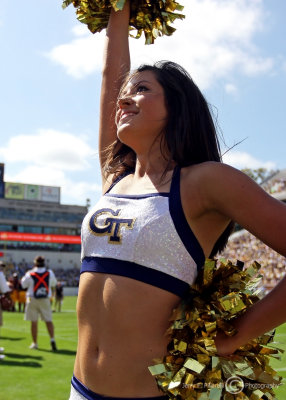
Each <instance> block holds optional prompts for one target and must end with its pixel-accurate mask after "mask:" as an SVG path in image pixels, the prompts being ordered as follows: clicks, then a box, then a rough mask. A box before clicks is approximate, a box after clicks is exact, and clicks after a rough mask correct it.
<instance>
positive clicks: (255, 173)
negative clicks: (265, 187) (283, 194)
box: [241, 168, 278, 185]
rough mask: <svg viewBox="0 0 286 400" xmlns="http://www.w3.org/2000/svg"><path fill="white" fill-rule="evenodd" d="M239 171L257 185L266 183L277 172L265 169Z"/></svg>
mask: <svg viewBox="0 0 286 400" xmlns="http://www.w3.org/2000/svg"><path fill="white" fill-rule="evenodd" d="M241 171H242V172H244V173H245V174H246V175H248V176H249V177H250V178H252V179H253V180H254V181H255V182H257V183H258V184H259V185H261V184H262V183H264V182H265V181H267V180H268V179H269V178H271V177H272V176H274V175H275V174H277V172H278V170H273V169H266V168H257V169H252V168H243V169H242V170H241Z"/></svg>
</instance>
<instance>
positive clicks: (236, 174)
mask: <svg viewBox="0 0 286 400" xmlns="http://www.w3.org/2000/svg"><path fill="white" fill-rule="evenodd" d="M182 179H183V181H184V182H185V183H186V185H191V186H192V185H195V186H196V189H197V190H199V191H202V192H203V194H204V198H205V200H207V199H208V198H209V199H210V200H211V201H212V203H213V200H214V199H215V198H216V196H217V195H219V196H220V197H221V195H222V191H223V193H224V195H228V194H231V193H239V192H240V191H245V190H248V191H250V192H256V191H257V192H259V193H262V192H263V193H264V191H263V190H262V189H261V188H260V186H259V185H257V184H256V183H255V182H254V181H253V180H252V179H251V178H249V177H248V176H247V175H246V174H244V173H243V172H241V171H239V170H237V169H236V168H233V167H231V166H230V165H227V164H223V163H220V162H215V161H207V162H203V163H200V164H196V165H192V166H190V167H186V168H183V169H182Z"/></svg>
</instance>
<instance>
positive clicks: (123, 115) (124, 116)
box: [120, 112, 136, 121]
mask: <svg viewBox="0 0 286 400" xmlns="http://www.w3.org/2000/svg"><path fill="white" fill-rule="evenodd" d="M133 115H136V113H134V112H129V113H124V114H122V115H121V117H120V121H122V120H123V119H126V118H128V117H132V116H133Z"/></svg>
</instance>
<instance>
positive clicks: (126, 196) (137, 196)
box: [105, 192, 169, 200]
mask: <svg viewBox="0 0 286 400" xmlns="http://www.w3.org/2000/svg"><path fill="white" fill-rule="evenodd" d="M105 196H108V197H118V198H123V199H134V200H140V199H146V198H148V197H157V196H162V197H169V193H165V192H158V193H146V194H117V193H106V194H105Z"/></svg>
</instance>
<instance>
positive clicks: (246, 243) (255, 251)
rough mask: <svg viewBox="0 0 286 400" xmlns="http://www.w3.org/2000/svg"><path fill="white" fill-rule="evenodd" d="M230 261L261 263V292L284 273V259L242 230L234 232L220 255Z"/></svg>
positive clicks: (285, 269)
mask: <svg viewBox="0 0 286 400" xmlns="http://www.w3.org/2000/svg"><path fill="white" fill-rule="evenodd" d="M220 256H221V257H223V258H226V259H229V260H231V261H232V262H235V261H236V260H240V261H243V262H244V263H245V266H249V265H250V264H251V263H252V262H253V261H257V262H258V263H259V264H261V269H260V274H261V275H262V286H263V292H264V293H265V294H267V293H268V292H269V291H270V290H271V289H272V288H273V287H274V286H275V285H276V284H277V283H278V282H279V281H280V280H281V279H282V278H283V277H284V275H285V274H286V259H285V257H283V256H282V255H280V254H278V253H277V252H275V251H274V250H272V249H271V248H269V247H268V246H266V244H264V243H262V242H261V241H260V240H259V239H257V238H256V237H255V236H253V235H251V234H250V233H249V232H247V231H245V230H243V231H239V232H237V233H235V234H234V235H233V236H232V238H231V239H230V240H229V242H228V244H227V247H226V248H225V250H224V251H223V253H222V254H221V255H220Z"/></svg>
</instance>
